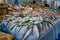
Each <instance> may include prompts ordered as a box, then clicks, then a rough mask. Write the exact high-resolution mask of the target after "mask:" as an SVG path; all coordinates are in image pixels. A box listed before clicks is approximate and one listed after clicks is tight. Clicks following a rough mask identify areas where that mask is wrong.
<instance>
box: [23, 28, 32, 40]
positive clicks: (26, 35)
mask: <svg viewBox="0 0 60 40" xmlns="http://www.w3.org/2000/svg"><path fill="white" fill-rule="evenodd" d="M31 31H32V29H29V30H28V31H27V32H26V34H25V35H24V38H23V40H25V39H26V38H27V37H28V36H29V35H30V34H31Z"/></svg>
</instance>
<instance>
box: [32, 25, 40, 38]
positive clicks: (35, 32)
mask: <svg viewBox="0 0 60 40" xmlns="http://www.w3.org/2000/svg"><path fill="white" fill-rule="evenodd" d="M33 35H34V36H36V37H37V39H38V38H39V30H38V28H37V26H36V25H34V26H33Z"/></svg>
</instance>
